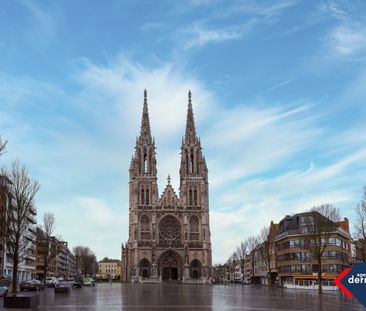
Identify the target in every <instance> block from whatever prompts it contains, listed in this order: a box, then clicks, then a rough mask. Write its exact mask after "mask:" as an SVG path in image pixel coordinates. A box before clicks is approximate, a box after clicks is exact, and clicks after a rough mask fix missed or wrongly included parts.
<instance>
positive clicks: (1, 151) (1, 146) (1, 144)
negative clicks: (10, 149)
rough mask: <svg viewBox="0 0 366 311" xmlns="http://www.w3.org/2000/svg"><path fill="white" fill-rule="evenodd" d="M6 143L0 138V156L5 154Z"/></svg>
mask: <svg viewBox="0 0 366 311" xmlns="http://www.w3.org/2000/svg"><path fill="white" fill-rule="evenodd" d="M7 144H8V141H7V140H6V139H3V138H2V137H1V136H0V156H1V155H3V154H4V153H5V152H6V145H7Z"/></svg>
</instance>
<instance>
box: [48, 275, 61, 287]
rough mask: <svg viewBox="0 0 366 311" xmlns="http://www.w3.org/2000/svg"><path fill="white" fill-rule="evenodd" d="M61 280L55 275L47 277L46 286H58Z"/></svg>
mask: <svg viewBox="0 0 366 311" xmlns="http://www.w3.org/2000/svg"><path fill="white" fill-rule="evenodd" d="M59 283H60V282H59V280H58V279H57V278H55V277H48V278H46V286H47V287H56V286H57V285H59Z"/></svg>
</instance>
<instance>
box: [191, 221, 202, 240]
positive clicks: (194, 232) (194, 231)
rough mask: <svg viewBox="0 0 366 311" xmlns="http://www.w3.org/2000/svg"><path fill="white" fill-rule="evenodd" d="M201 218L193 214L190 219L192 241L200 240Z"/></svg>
mask: <svg viewBox="0 0 366 311" xmlns="http://www.w3.org/2000/svg"><path fill="white" fill-rule="evenodd" d="M199 223H200V222H199V219H198V217H197V216H192V217H191V219H190V220H189V239H190V240H192V241H198V240H199V235H200V232H199Z"/></svg>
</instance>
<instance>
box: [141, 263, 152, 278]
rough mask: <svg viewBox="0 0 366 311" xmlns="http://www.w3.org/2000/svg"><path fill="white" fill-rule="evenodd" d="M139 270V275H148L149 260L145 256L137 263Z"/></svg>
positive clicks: (146, 276) (145, 276)
mask: <svg viewBox="0 0 366 311" xmlns="http://www.w3.org/2000/svg"><path fill="white" fill-rule="evenodd" d="M139 270H140V273H139V275H140V276H141V277H143V278H148V277H150V262H149V261H148V260H147V259H146V258H144V259H141V261H140V263H139Z"/></svg>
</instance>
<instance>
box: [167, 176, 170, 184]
mask: <svg viewBox="0 0 366 311" xmlns="http://www.w3.org/2000/svg"><path fill="white" fill-rule="evenodd" d="M167 179H168V185H170V175H168V178H167Z"/></svg>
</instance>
